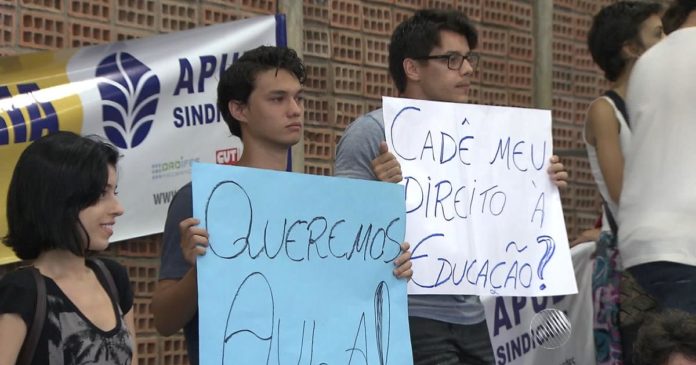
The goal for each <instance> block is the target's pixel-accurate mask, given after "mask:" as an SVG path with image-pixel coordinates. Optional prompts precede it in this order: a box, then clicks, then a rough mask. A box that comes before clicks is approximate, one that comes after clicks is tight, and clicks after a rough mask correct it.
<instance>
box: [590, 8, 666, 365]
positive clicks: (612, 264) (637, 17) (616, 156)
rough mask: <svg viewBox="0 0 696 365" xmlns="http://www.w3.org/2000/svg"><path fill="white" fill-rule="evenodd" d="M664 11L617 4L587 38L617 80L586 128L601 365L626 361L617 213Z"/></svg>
mask: <svg viewBox="0 0 696 365" xmlns="http://www.w3.org/2000/svg"><path fill="white" fill-rule="evenodd" d="M660 12H661V6H660V5H659V4H657V3H649V2H641V1H619V2H616V3H614V4H612V5H609V6H606V7H604V8H603V9H602V10H600V11H599V13H597V15H595V17H594V19H593V22H592V27H591V28H590V31H589V34H588V40H587V43H588V46H589V49H590V53H591V54H592V58H593V60H594V61H595V63H596V64H597V65H598V66H599V67H600V68H601V69H602V71H604V75H605V77H606V78H607V80H609V81H610V82H611V83H612V85H611V90H608V91H607V92H606V93H605V94H604V95H602V96H600V97H599V98H597V99H595V100H594V101H593V102H592V104H590V108H589V110H588V112H587V119H586V122H585V130H584V139H585V145H586V147H587V157H588V159H589V162H590V167H591V169H592V174H593V175H594V178H595V182H596V183H597V187H598V189H599V192H600V194H601V196H602V199H603V200H604V212H603V219H602V229H601V235H600V236H599V239H598V240H597V251H596V258H595V266H594V271H593V275H592V290H593V302H594V311H595V316H594V337H595V346H596V349H597V364H602V365H603V364H621V363H622V347H621V339H620V335H619V325H618V320H619V318H618V317H619V309H618V302H619V281H620V278H621V275H620V272H619V267H620V263H619V253H618V251H617V249H616V234H617V229H618V228H617V225H616V216H617V212H618V204H619V196H620V195H621V185H622V183H623V169H624V151H626V148H627V147H628V144H629V143H630V139H631V129H630V122H629V120H628V113H627V111H626V107H625V103H624V98H625V96H626V88H627V84H628V78H629V76H630V74H631V70H632V69H633V65H634V64H635V62H636V60H637V59H638V57H639V56H640V55H641V54H642V53H643V52H645V51H646V50H647V49H648V48H650V47H652V46H653V45H654V44H656V43H657V42H658V41H660V40H661V39H662V38H663V37H664V32H663V30H662V22H661V21H660ZM625 351H626V349H624V351H623V352H625ZM624 355H626V354H624ZM628 360H630V357H627V358H626V359H624V363H630V361H628Z"/></svg>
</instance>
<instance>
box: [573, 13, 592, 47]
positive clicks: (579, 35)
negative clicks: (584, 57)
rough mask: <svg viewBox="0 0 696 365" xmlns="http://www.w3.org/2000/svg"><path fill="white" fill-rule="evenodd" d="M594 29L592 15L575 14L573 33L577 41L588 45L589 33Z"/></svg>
mask: <svg viewBox="0 0 696 365" xmlns="http://www.w3.org/2000/svg"><path fill="white" fill-rule="evenodd" d="M590 27H592V15H587V14H575V15H574V16H573V31H574V34H575V40H576V41H578V42H582V44H587V33H588V32H589V31H590Z"/></svg>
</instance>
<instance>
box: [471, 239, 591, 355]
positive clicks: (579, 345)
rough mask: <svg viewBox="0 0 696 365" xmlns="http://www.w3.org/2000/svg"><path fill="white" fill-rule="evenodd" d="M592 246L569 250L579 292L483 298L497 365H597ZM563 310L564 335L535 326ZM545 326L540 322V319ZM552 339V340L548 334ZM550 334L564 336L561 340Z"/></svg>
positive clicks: (576, 247)
mask: <svg viewBox="0 0 696 365" xmlns="http://www.w3.org/2000/svg"><path fill="white" fill-rule="evenodd" d="M595 247H596V245H595V243H594V242H587V243H583V244H580V245H577V246H575V247H573V249H572V250H571V256H572V258H573V267H574V268H575V277H576V278H577V280H578V287H579V289H580V290H579V293H578V294H575V295H565V296H555V297H532V298H526V297H490V296H489V297H481V302H482V303H483V305H484V309H485V311H486V323H487V324H488V333H489V334H490V337H491V345H492V346H493V353H494V354H495V364H496V365H537V364H545V365H546V364H548V365H596V364H597V361H596V360H595V347H594V338H593V335H592V320H591V318H592V263H593V260H592V259H591V257H590V256H591V255H592V253H593V252H594V250H595ZM553 310H557V311H562V312H563V313H564V314H565V315H566V316H567V319H568V321H569V323H570V325H569V326H568V327H567V329H568V333H563V331H559V332H556V333H554V331H545V330H544V326H539V325H535V324H536V323H538V322H539V321H538V320H539V319H540V317H541V319H543V317H545V316H544V314H547V313H548V311H553ZM541 322H542V323H541V324H542V325H543V324H544V323H543V322H544V321H543V320H542V321H541ZM549 335H551V336H549ZM554 335H558V337H563V338H562V339H561V340H560V341H557V340H556V339H554V338H553V337H554Z"/></svg>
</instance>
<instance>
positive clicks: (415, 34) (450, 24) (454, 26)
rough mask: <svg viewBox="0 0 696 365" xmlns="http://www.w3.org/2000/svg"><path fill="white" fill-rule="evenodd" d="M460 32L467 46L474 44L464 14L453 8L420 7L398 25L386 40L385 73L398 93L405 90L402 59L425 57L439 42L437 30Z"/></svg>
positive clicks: (474, 36) (472, 30) (473, 32)
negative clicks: (387, 40)
mask: <svg viewBox="0 0 696 365" xmlns="http://www.w3.org/2000/svg"><path fill="white" fill-rule="evenodd" d="M442 30H449V31H452V32H455V33H458V34H461V35H463V36H464V37H465V38H466V40H467V42H469V48H471V49H474V48H476V46H477V45H478V33H477V32H476V28H475V27H474V25H473V24H472V23H471V21H469V18H467V17H466V15H464V13H462V12H460V11H456V10H439V9H423V10H419V11H417V12H416V13H415V14H413V16H412V17H410V18H408V19H406V20H404V21H403V22H402V23H401V24H399V25H398V26H397V27H396V29H394V32H393V33H392V36H391V42H390V43H389V74H390V75H391V77H392V79H393V80H394V84H395V85H396V89H397V90H399V92H400V93H402V92H404V90H406V72H405V71H404V66H403V64H404V60H405V59H407V58H420V57H427V56H428V55H430V52H431V51H432V50H433V48H435V46H437V45H439V44H440V31H442Z"/></svg>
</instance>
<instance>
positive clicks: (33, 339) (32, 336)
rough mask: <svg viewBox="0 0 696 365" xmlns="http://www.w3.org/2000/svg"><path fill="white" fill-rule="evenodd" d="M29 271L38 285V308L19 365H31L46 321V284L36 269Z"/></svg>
mask: <svg viewBox="0 0 696 365" xmlns="http://www.w3.org/2000/svg"><path fill="white" fill-rule="evenodd" d="M27 270H29V271H30V272H31V273H32V277H33V278H34V282H35V283H36V307H35V308H34V320H33V321H32V322H31V328H29V331H28V332H27V336H26V337H25V338H24V342H23V343H22V349H21V350H20V351H19V358H18V359H17V360H18V361H17V364H18V365H29V364H31V361H32V360H33V358H34V351H35V350H36V346H37V345H38V344H39V337H40V336H41V331H42V330H43V325H44V320H45V319H46V282H45V281H44V278H43V277H42V276H41V273H40V272H39V270H37V269H36V268H35V267H29V268H27Z"/></svg>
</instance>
